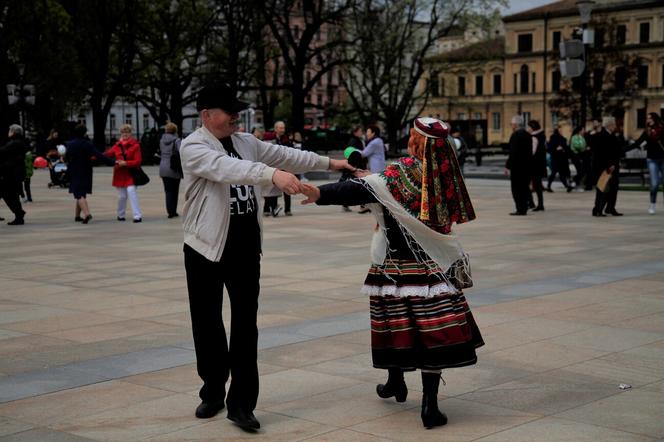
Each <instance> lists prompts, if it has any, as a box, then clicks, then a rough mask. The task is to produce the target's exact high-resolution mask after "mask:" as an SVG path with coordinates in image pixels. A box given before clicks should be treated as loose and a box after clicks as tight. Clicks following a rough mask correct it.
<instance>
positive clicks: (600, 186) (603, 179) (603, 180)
mask: <svg viewBox="0 0 664 442" xmlns="http://www.w3.org/2000/svg"><path fill="white" fill-rule="evenodd" d="M610 179H611V174H610V173H609V172H607V171H606V170H605V171H603V172H602V174H601V175H600V176H599V179H598V180H597V190H599V191H600V192H606V191H607V190H608V184H609V180H610Z"/></svg>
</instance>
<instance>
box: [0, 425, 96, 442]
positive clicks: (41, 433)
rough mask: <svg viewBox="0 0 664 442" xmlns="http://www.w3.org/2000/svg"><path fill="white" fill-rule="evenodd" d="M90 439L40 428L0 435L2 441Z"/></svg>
mask: <svg viewBox="0 0 664 442" xmlns="http://www.w3.org/2000/svg"><path fill="white" fill-rule="evenodd" d="M91 440H94V439H88V438H87V437H81V436H76V435H75V434H70V433H63V432H60V431H54V430H49V429H42V428H39V429H34V430H28V431H24V432H22V433H15V434H11V435H9V436H4V437H0V441H2V442H18V441H21V442H30V441H34V442H83V441H91Z"/></svg>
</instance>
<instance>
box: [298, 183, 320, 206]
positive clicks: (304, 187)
mask: <svg viewBox="0 0 664 442" xmlns="http://www.w3.org/2000/svg"><path fill="white" fill-rule="evenodd" d="M300 189H301V191H302V194H303V195H304V196H306V197H307V199H306V200H304V201H302V204H311V203H315V202H316V201H318V200H319V199H320V189H319V188H318V187H316V186H312V185H310V184H305V183H302V184H301V185H300Z"/></svg>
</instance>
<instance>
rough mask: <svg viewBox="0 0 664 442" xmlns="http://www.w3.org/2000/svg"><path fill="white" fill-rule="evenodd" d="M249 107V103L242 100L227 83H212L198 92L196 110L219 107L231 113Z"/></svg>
mask: <svg viewBox="0 0 664 442" xmlns="http://www.w3.org/2000/svg"><path fill="white" fill-rule="evenodd" d="M248 107H249V103H245V102H244V101H240V100H238V99H237V97H236V93H235V91H234V90H233V89H232V88H231V87H230V86H229V85H227V84H225V83H210V84H208V85H206V86H204V87H203V89H201V90H200V91H199V92H198V98H197V99H196V110H197V111H199V112H200V111H202V110H203V109H215V108H219V109H221V110H223V111H225V112H227V113H229V114H236V113H238V112H240V111H243V110H245V109H246V108H248Z"/></svg>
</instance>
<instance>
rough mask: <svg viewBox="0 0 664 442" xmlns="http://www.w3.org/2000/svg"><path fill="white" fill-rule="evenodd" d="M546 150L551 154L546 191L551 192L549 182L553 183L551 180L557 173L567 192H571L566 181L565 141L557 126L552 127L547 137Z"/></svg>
mask: <svg viewBox="0 0 664 442" xmlns="http://www.w3.org/2000/svg"><path fill="white" fill-rule="evenodd" d="M547 150H548V152H549V154H550V155H551V175H549V182H548V184H547V186H546V191H547V192H553V189H551V184H553V180H554V179H555V178H556V175H558V176H559V177H560V182H561V183H563V186H565V188H566V189H567V191H568V192H571V191H572V189H573V188H572V186H571V185H570V184H569V183H568V181H567V180H568V178H569V176H570V171H569V159H568V156H567V151H568V147H567V141H566V140H565V137H563V136H562V135H561V134H560V130H559V129H558V128H557V127H556V128H555V129H553V133H552V134H551V137H549V143H548V145H547Z"/></svg>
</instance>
